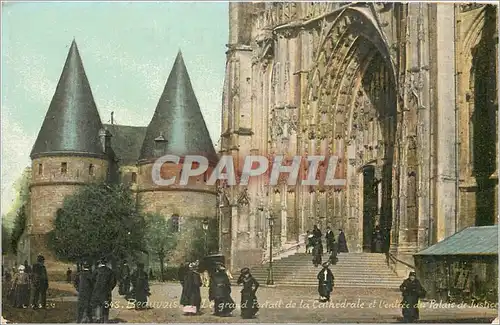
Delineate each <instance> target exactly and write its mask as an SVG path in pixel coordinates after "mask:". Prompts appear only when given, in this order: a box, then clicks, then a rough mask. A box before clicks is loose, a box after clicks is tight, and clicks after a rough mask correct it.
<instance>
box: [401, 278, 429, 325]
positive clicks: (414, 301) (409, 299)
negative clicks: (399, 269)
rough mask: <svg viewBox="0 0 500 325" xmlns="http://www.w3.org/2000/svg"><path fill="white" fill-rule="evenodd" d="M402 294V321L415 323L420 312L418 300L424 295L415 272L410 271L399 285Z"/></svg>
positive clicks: (424, 292)
mask: <svg viewBox="0 0 500 325" xmlns="http://www.w3.org/2000/svg"><path fill="white" fill-rule="evenodd" d="M399 289H400V290H401V293H402V294H403V301H402V302H401V305H402V306H403V310H402V312H403V322H405V323H415V322H417V321H418V319H419V317H420V314H419V309H418V301H419V299H421V298H424V297H425V295H426V291H425V289H424V288H423V287H422V285H421V284H420V281H418V279H417V273H415V272H410V274H409V275H408V279H406V280H404V281H403V283H402V284H401V286H400V287H399Z"/></svg>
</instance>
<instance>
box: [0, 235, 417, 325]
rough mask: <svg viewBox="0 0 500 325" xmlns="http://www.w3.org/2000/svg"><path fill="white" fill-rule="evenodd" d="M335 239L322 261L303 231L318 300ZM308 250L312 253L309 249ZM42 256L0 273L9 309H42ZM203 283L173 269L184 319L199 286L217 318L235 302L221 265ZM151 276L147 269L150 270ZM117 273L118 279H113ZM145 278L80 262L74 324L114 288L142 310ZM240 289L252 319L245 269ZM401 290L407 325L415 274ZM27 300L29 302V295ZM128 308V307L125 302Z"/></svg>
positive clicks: (93, 318)
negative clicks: (205, 288) (6, 285)
mask: <svg viewBox="0 0 500 325" xmlns="http://www.w3.org/2000/svg"><path fill="white" fill-rule="evenodd" d="M339 231H340V233H339V235H338V237H337V241H336V240H335V236H334V235H333V232H332V231H331V229H330V227H327V231H326V234H325V240H326V247H327V248H326V251H327V253H328V254H330V255H329V259H328V261H326V262H324V263H322V261H321V258H322V255H323V245H322V237H323V235H322V233H321V230H320V229H319V228H318V227H317V226H316V225H315V226H314V228H313V230H312V231H308V237H307V240H308V242H307V245H306V250H307V252H310V253H312V255H313V265H314V266H315V267H318V266H319V265H321V266H322V269H321V270H320V271H319V272H318V274H317V280H318V293H319V296H320V298H319V300H320V301H321V302H329V301H330V296H331V294H332V292H333V287H334V280H335V278H334V274H333V272H332V271H331V270H330V265H332V264H336V263H337V254H338V253H348V249H347V242H346V238H345V235H344V233H343V231H342V230H339ZM311 247H312V251H311V249H310V248H311ZM44 261H45V259H44V257H43V256H42V255H39V256H38V257H37V263H35V264H34V265H32V266H31V267H30V266H29V265H28V262H27V261H25V263H24V265H20V266H19V267H18V268H17V272H15V274H14V276H13V277H12V278H10V273H8V272H4V278H5V280H7V283H11V285H10V286H9V288H10V291H9V300H10V303H11V305H12V306H13V307H16V308H28V307H30V306H31V307H32V308H34V309H38V308H46V300H47V299H46V298H47V289H48V284H49V281H48V277H47V270H46V268H45V265H44ZM204 271H205V273H206V274H207V275H206V277H208V281H204V280H203V278H204V276H203V272H201V273H200V264H199V262H198V261H195V262H192V263H187V264H183V265H182V266H181V267H180V268H179V274H178V277H179V282H180V284H181V286H182V294H181V297H180V305H181V306H182V309H183V313H184V315H186V316H191V315H199V314H201V302H202V298H201V290H200V288H201V287H202V286H203V285H204V283H207V284H208V287H209V290H208V299H209V301H211V302H213V306H214V307H213V308H214V311H213V314H214V315H215V316H219V317H227V316H231V315H232V312H233V311H234V310H235V308H236V304H235V302H234V300H233V298H232V297H231V281H230V279H232V276H231V274H230V273H229V272H228V270H226V267H225V266H224V264H223V263H221V262H217V263H215V266H214V267H213V269H211V270H210V272H207V271H208V270H204ZM150 273H151V270H150ZM71 274H72V272H67V281H68V282H69V281H70V280H71ZM117 275H118V276H117ZM150 278H151V274H149V276H148V273H147V272H146V271H145V269H144V264H142V263H137V267H136V269H135V270H134V271H133V272H131V269H130V267H129V265H128V263H127V261H123V263H122V265H121V266H120V267H119V269H118V272H114V271H113V270H112V269H111V268H110V267H109V266H108V265H107V261H106V259H105V258H101V259H100V260H99V261H98V262H97V263H96V264H95V265H94V267H92V265H91V263H89V262H83V263H80V264H79V265H78V268H77V273H76V275H75V277H74V278H73V279H72V282H73V284H74V286H75V288H76V290H77V291H78V305H77V323H82V322H95V323H107V322H108V321H109V311H110V309H111V308H112V306H113V303H112V291H113V289H114V288H115V287H116V286H117V285H118V286H119V287H118V288H119V290H118V291H119V295H121V296H124V297H125V299H126V300H128V301H129V302H133V303H134V305H135V309H137V310H141V309H146V308H148V297H149V296H150V295H151V292H150V288H149V279H150ZM237 284H238V285H241V286H242V289H241V303H240V308H241V317H242V318H244V319H250V318H255V317H256V314H257V312H258V310H259V304H258V301H257V296H256V292H257V289H258V288H259V283H258V282H257V280H256V279H255V278H254V277H253V276H252V274H251V273H250V269H249V268H243V269H242V270H241V272H240V276H239V278H238V280H237ZM400 290H401V292H402V296H403V300H402V306H403V307H402V308H403V310H402V313H403V320H404V322H407V323H412V322H415V321H417V320H418V319H419V309H418V302H419V299H422V298H423V297H425V295H426V291H425V289H424V288H423V287H422V285H421V284H420V282H419V280H418V279H417V278H416V273H415V272H410V274H409V276H408V278H407V279H406V280H404V282H403V283H402V284H401V286H400ZM31 294H32V295H33V300H32V301H31V304H30V296H31ZM129 305H130V304H129Z"/></svg>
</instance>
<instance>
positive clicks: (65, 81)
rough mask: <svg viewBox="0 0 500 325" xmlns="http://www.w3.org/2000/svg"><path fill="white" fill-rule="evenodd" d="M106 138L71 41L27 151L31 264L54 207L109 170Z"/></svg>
mask: <svg viewBox="0 0 500 325" xmlns="http://www.w3.org/2000/svg"><path fill="white" fill-rule="evenodd" d="M109 149H110V134H109V133H108V132H107V131H105V130H104V129H103V125H102V123H101V118H100V117H99V113H98V111H97V108H96V104H95V102H94V98H93V96H92V91H91V89H90V85H89V82H88V80H87V76H86V74H85V70H84V68H83V63H82V59H81V58H80V54H79V52H78V47H77V45H76V42H75V41H74V40H73V42H72V44H71V47H70V49H69V53H68V57H67V59H66V63H65V64H64V68H63V71H62V73H61V77H60V79H59V83H58V84H57V88H56V91H55V93H54V96H53V98H52V101H51V103H50V106H49V110H48V112H47V115H46V116H45V119H44V121H43V124H42V127H41V129H40V132H39V133H38V137H37V139H36V141H35V144H34V146H33V149H32V151H31V155H30V156H31V159H32V170H33V173H32V183H31V204H30V206H31V207H30V213H29V219H28V229H27V230H28V231H27V234H28V238H29V246H30V248H31V249H30V252H29V255H30V258H31V262H33V261H34V260H36V255H37V254H39V253H42V254H44V255H45V257H46V259H47V263H49V264H50V263H51V261H54V258H53V256H52V254H51V253H50V252H49V250H48V249H47V236H46V235H47V233H48V232H49V231H51V230H52V229H53V220H54V218H55V215H56V211H57V209H59V208H61V206H62V203H63V200H64V198H65V197H66V196H68V195H71V194H72V193H74V192H75V191H76V190H77V189H78V187H79V186H80V185H83V184H86V183H89V182H92V181H95V180H99V179H104V178H106V177H107V175H108V171H109V163H108V161H109V159H108V154H107V153H108V152H109V151H110V150H109Z"/></svg>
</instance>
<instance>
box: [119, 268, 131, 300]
mask: <svg viewBox="0 0 500 325" xmlns="http://www.w3.org/2000/svg"><path fill="white" fill-rule="evenodd" d="M129 292H130V267H129V266H128V264H127V260H124V261H123V265H122V267H121V268H120V284H119V287H118V294H119V295H121V296H125V297H127V296H128V294H129Z"/></svg>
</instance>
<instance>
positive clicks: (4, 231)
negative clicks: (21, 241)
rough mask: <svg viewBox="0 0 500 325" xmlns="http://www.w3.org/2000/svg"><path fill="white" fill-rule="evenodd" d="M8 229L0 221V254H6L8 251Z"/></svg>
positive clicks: (9, 246)
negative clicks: (0, 236)
mask: <svg viewBox="0 0 500 325" xmlns="http://www.w3.org/2000/svg"><path fill="white" fill-rule="evenodd" d="M10 239H11V237H10V231H9V228H7V226H5V225H4V224H3V223H2V255H4V254H8V253H9V252H10V248H11V245H10Z"/></svg>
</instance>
